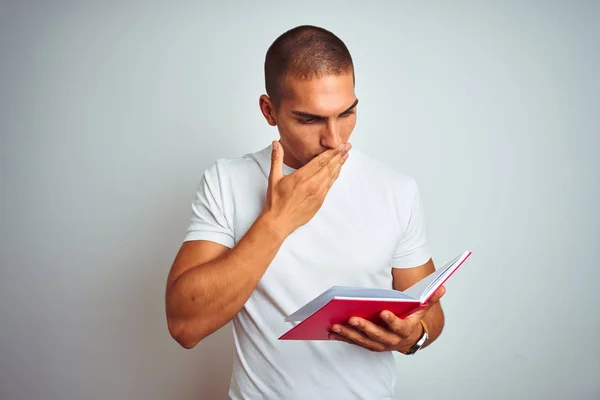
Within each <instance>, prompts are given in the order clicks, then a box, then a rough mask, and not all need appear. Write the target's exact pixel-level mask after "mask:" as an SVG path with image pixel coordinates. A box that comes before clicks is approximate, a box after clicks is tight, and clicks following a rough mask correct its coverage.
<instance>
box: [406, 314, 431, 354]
mask: <svg viewBox="0 0 600 400" xmlns="http://www.w3.org/2000/svg"><path fill="white" fill-rule="evenodd" d="M421 325H423V335H421V338H420V339H419V340H417V343H415V344H413V345H412V347H411V348H410V349H408V351H407V352H406V355H407V356H410V355H413V354H415V353H416V352H417V350H419V349H420V348H421V347H423V345H424V344H425V342H426V341H427V339H429V333H428V332H427V327H426V326H425V323H424V322H423V321H421Z"/></svg>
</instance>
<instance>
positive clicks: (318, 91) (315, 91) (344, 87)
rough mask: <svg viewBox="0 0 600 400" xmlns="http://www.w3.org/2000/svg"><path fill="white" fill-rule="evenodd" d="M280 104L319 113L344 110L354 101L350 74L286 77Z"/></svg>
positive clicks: (288, 107)
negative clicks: (304, 77) (301, 77)
mask: <svg viewBox="0 0 600 400" xmlns="http://www.w3.org/2000/svg"><path fill="white" fill-rule="evenodd" d="M285 86H286V88H285V89H284V91H285V95H284V97H283V99H282V106H283V107H284V108H286V109H291V110H297V111H303V112H309V113H314V114H320V115H328V114H336V113H340V112H343V111H345V110H346V109H347V108H348V107H351V106H352V104H353V103H354V102H355V101H356V96H355V94H354V83H353V79H352V75H350V76H345V75H337V76H336V75H332V76H326V77H322V78H313V79H288V80H287V82H286V85H285Z"/></svg>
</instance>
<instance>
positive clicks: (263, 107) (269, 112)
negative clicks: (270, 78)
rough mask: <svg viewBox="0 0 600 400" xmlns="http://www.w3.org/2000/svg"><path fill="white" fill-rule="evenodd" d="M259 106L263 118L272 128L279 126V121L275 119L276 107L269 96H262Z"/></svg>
mask: <svg viewBox="0 0 600 400" xmlns="http://www.w3.org/2000/svg"><path fill="white" fill-rule="evenodd" d="M258 105H259V107H260V111H261V112H262V114H263V116H264V117H265V119H266V120H267V123H268V124H269V125H271V126H277V120H276V119H275V106H274V105H273V101H272V100H271V99H270V98H269V96H267V95H266V94H263V95H261V96H260V99H259V100H258Z"/></svg>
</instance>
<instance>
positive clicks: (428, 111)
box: [0, 1, 600, 400]
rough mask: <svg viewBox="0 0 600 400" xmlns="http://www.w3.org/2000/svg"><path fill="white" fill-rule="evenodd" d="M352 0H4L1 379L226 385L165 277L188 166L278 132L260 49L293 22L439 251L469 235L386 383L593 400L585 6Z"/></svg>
mask: <svg viewBox="0 0 600 400" xmlns="http://www.w3.org/2000/svg"><path fill="white" fill-rule="evenodd" d="M365 4H366V2H359V1H343V2H337V3H336V2H323V1H321V2H314V3H311V2H283V1H279V2H267V1H262V2H241V1H240V2H239V3H235V2H230V1H219V2H213V4H209V3H208V2H198V1H196V2H194V1H179V2H174V1H171V2H164V3H162V4H159V3H155V2H138V3H134V2H123V1H118V2H117V1H112V2H107V1H94V2H91V1H88V2H79V1H78V2H76V1H71V2H67V1H45V2H42V1H39V2H37V3H36V2H30V1H0V106H1V107H0V132H1V141H0V156H1V158H0V160H1V169H0V171H1V175H0V179H1V180H0V187H1V190H2V196H1V198H0V212H1V214H0V217H1V221H0V235H1V236H0V239H1V242H0V257H1V258H0V261H1V265H0V266H1V269H0V317H1V319H0V398H2V399H5V400H13V399H27V400H33V399H44V400H49V399H61V400H63V399H167V398H168V399H210V400H212V399H219V398H224V397H225V396H226V393H227V388H228V385H229V374H230V372H231V356H232V339H231V332H230V326H229V325H227V326H226V327H225V328H224V329H222V330H220V331H218V332H217V333H215V334H214V335H212V336H211V337H209V338H208V339H206V340H205V341H203V342H201V343H200V344H199V345H198V346H197V347H196V348H195V349H194V350H191V351H188V350H184V349H182V348H180V347H178V345H177V344H176V343H175V342H174V341H173V340H172V339H171V338H170V337H169V334H168V332H167V329H166V322H165V317H164V284H165V279H166V275H167V272H168V269H169V267H170V264H171V262H172V260H173V257H174V256H175V253H176V251H177V249H178V247H179V245H180V243H181V240H182V238H183V234H184V231H185V228H186V226H187V223H188V218H189V215H190V204H191V200H192V195H193V192H194V190H195V187H196V185H197V184H198V181H199V179H200V176H201V174H202V172H203V171H204V168H206V167H207V166H208V165H209V164H210V163H212V162H213V161H214V160H215V159H216V158H221V157H237V156H240V155H242V154H244V153H247V152H252V151H256V150H258V149H261V148H263V147H264V146H267V145H268V144H269V143H270V141H271V140H273V139H275V138H277V131H276V129H275V128H271V127H269V126H268V125H267V124H266V122H265V121H264V119H263V118H262V116H261V115H260V112H259V109H258V97H259V95H260V94H261V93H263V92H264V84H263V70H262V68H263V64H262V63H263V59H264V54H265V52H266V50H267V48H268V46H269V45H270V43H271V42H272V41H273V40H274V39H275V38H276V37H277V36H278V35H279V34H281V33H283V32H284V31H285V30H287V29H289V28H291V27H294V26H296V25H299V24H307V23H308V24H316V25H320V26H323V27H325V28H327V29H330V30H332V31H333V32H335V33H336V34H338V35H339V36H340V37H341V38H342V39H343V40H344V41H345V42H346V44H347V45H348V47H349V48H350V50H351V52H352V55H353V57H354V60H355V65H356V75H357V85H356V91H357V96H358V98H359V99H360V105H359V107H358V110H359V122H358V124H357V127H356V130H355V132H354V135H353V136H352V142H353V144H354V146H355V147H357V146H358V147H359V148H361V150H362V151H364V152H365V153H368V154H371V155H374V156H376V157H378V158H379V159H380V160H382V161H383V162H385V163H387V164H388V165H390V166H391V167H392V168H395V169H397V170H399V171H403V172H406V173H408V174H410V175H412V176H414V177H415V178H416V179H417V180H418V183H419V185H420V187H421V190H422V193H423V201H424V204H425V207H426V212H427V220H428V227H429V232H430V240H431V248H432V251H433V253H434V254H435V260H436V262H437V263H438V264H441V263H443V262H445V261H446V260H447V259H449V258H450V257H452V256H454V255H456V254H458V253H459V252H461V251H463V250H464V249H469V250H471V251H473V255H472V257H471V258H470V260H469V261H468V262H467V264H465V265H464V266H463V267H462V268H461V269H460V270H459V272H457V273H456V274H455V275H454V276H453V277H452V278H451V280H450V281H448V283H447V289H448V291H447V294H446V296H445V298H444V301H443V304H444V308H445V311H446V316H447V324H446V328H445V330H444V333H443V335H442V337H441V338H440V339H439V341H438V342H436V343H435V344H434V345H432V346H431V347H430V348H428V349H427V350H425V351H423V352H422V353H421V354H419V355H418V356H415V357H410V358H404V357H398V376H399V385H398V394H399V398H407V399H408V398H443V399H505V398H512V399H530V398H536V399H541V398H545V399H562V398H577V399H592V398H598V397H600V382H599V377H600V346H599V344H598V338H599V337H600V312H599V311H598V310H597V309H596V307H597V306H598V297H597V292H598V289H600V287H599V286H600V285H599V283H600V273H599V272H598V269H599V268H600V267H599V266H598V263H597V258H598V257H597V256H598V250H597V249H598V247H597V246H598V244H599V243H600V235H599V230H600V212H599V210H598V208H599V204H600V195H599V183H600V179H599V178H600V176H599V175H600V174H599V172H600V165H599V161H598V152H599V151H600V138H599V136H600V117H599V116H600V112H599V111H600V95H599V93H600V79H599V76H598V71H600V48H599V47H600V46H599V43H600V28H599V24H598V20H599V19H600V7H599V6H598V3H597V2H595V3H594V2H591V1H590V2H582V1H575V2H567V1H563V2H537V1H535V2H534V1H529V2H527V1H525V2H505V1H502V2H469V3H467V2H397V1H395V2H391V1H390V2H372V3H370V5H368V6H366V5H365ZM290 362H293V360H290ZM315 368H318V366H315ZM365 379H368V377H365Z"/></svg>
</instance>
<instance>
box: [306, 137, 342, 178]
mask: <svg viewBox="0 0 600 400" xmlns="http://www.w3.org/2000/svg"><path fill="white" fill-rule="evenodd" d="M349 145H350V144H349V143H346V144H343V145H341V146H339V147H338V148H336V149H329V150H327V151H324V152H323V153H321V154H319V155H318V156H317V157H315V158H313V159H312V160H311V161H310V162H309V163H308V164H306V165H305V166H304V167H302V168H301V169H300V170H299V171H298V172H299V173H301V174H303V175H305V177H306V178H307V179H310V178H312V177H313V176H315V175H316V174H318V173H319V172H320V171H322V170H323V169H324V168H326V167H327V166H328V164H329V163H330V162H331V161H332V159H333V158H335V157H336V156H337V155H338V154H340V153H344V152H347V150H345V146H349Z"/></svg>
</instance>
